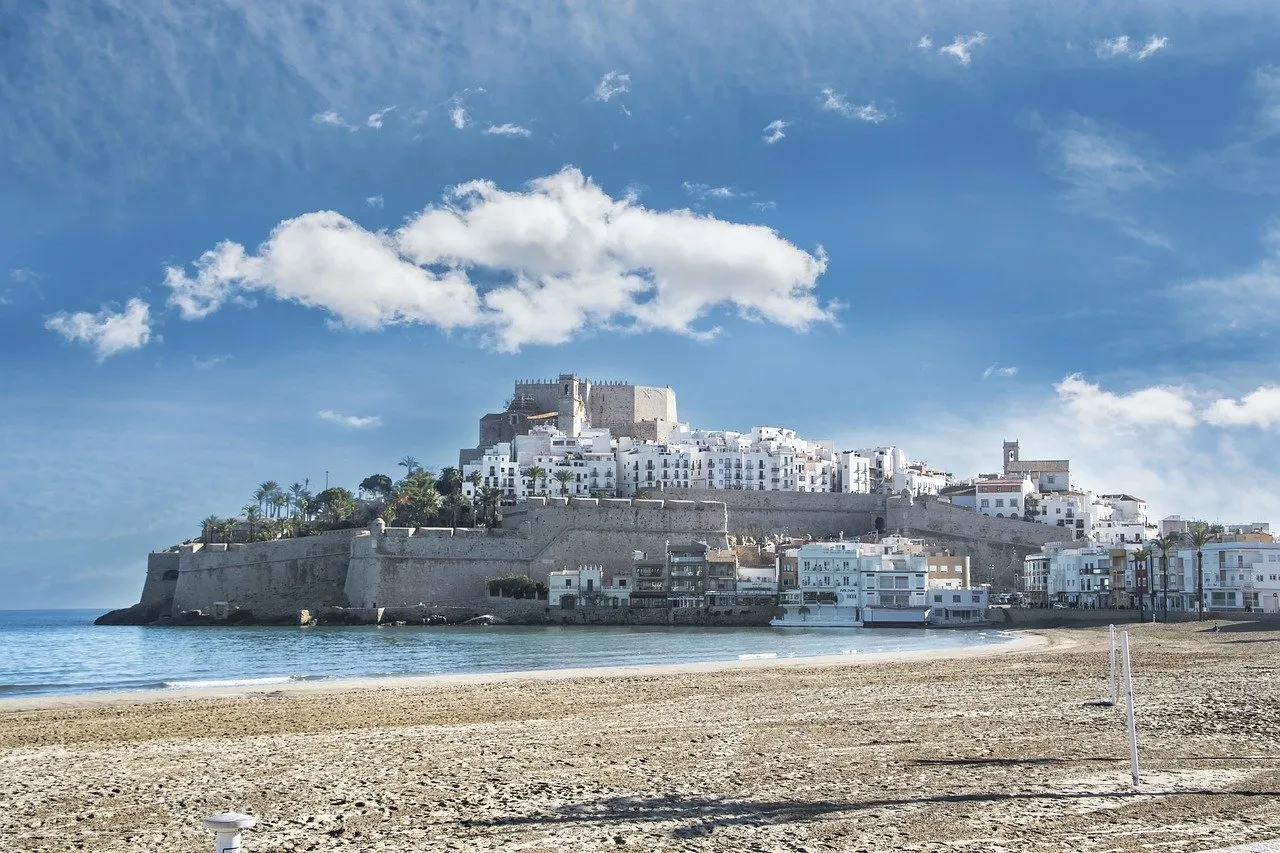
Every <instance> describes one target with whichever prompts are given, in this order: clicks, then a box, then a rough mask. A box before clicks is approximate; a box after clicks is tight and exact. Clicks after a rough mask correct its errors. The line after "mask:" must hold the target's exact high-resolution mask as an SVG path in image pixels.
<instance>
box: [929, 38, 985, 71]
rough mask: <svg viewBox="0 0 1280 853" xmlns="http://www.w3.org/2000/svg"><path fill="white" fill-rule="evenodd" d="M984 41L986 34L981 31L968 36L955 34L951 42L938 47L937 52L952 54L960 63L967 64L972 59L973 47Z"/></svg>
mask: <svg viewBox="0 0 1280 853" xmlns="http://www.w3.org/2000/svg"><path fill="white" fill-rule="evenodd" d="M986 41H987V34H986V33H983V32H977V33H973V34H972V35H968V36H956V37H955V40H954V41H953V42H951V44H948V45H943V46H942V47H940V48H938V53H939V54H945V55H947V56H954V57H955V58H956V59H957V60H958V61H959V62H960V64H961V65H968V64H969V63H970V62H972V61H973V49H974V48H975V47H978V46H979V45H982V44H986Z"/></svg>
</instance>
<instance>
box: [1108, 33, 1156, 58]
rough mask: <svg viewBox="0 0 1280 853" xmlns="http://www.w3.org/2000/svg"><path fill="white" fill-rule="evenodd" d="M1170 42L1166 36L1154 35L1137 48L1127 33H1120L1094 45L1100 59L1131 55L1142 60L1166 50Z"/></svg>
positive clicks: (1130, 56)
mask: <svg viewBox="0 0 1280 853" xmlns="http://www.w3.org/2000/svg"><path fill="white" fill-rule="evenodd" d="M1168 44H1169V39H1168V38H1167V37H1165V36H1152V37H1151V38H1149V39H1147V41H1146V42H1145V43H1144V44H1143V45H1142V46H1141V47H1137V48H1135V45H1134V44H1133V42H1132V41H1130V40H1129V37H1128V36H1127V35H1118V36H1115V37H1114V38H1109V39H1101V40H1100V41H1098V42H1097V43H1096V44H1095V45H1094V53H1096V54H1097V55H1098V58H1099V59H1115V58H1117V57H1121V56H1124V57H1129V58H1131V59H1135V60H1137V61H1139V62H1141V61H1142V60H1144V59H1150V58H1151V57H1152V56H1155V55H1156V53H1158V52H1159V51H1161V50H1164V49H1165V47H1167V46H1168Z"/></svg>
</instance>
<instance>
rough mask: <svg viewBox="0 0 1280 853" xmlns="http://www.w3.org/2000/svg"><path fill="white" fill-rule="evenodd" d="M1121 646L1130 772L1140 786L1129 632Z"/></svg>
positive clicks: (1124, 634) (1125, 634)
mask: <svg viewBox="0 0 1280 853" xmlns="http://www.w3.org/2000/svg"><path fill="white" fill-rule="evenodd" d="M1120 645H1121V648H1122V649H1123V652H1124V695H1125V704H1126V705H1127V706H1128V717H1129V772H1130V773H1131V774H1133V785H1134V787H1135V788H1136V787H1137V786H1138V723H1137V721H1136V720H1135V719H1134V715H1133V664H1132V663H1131V662H1130V660H1129V632H1128V631H1122V632H1121V633H1120Z"/></svg>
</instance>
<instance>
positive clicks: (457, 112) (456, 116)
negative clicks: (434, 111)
mask: <svg viewBox="0 0 1280 853" xmlns="http://www.w3.org/2000/svg"><path fill="white" fill-rule="evenodd" d="M449 121H450V122H452V123H453V126H454V127H456V128H457V129H458V130H465V129H466V127H467V125H469V124H470V123H471V116H470V114H469V113H468V112H467V108H466V107H464V106H463V105H462V104H461V103H455V104H454V105H453V106H452V107H450V108H449Z"/></svg>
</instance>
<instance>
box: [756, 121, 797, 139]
mask: <svg viewBox="0 0 1280 853" xmlns="http://www.w3.org/2000/svg"><path fill="white" fill-rule="evenodd" d="M790 126H791V122H789V121H783V120H782V119H774V120H773V121H771V122H769V123H768V124H766V125H765V126H764V136H763V137H761V138H762V139H763V140H764V143H765V145H776V144H777V143H779V142H781V141H782V140H783V139H784V138H786V133H784V132H783V131H785V130H786V129H787V128H788V127H790Z"/></svg>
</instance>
